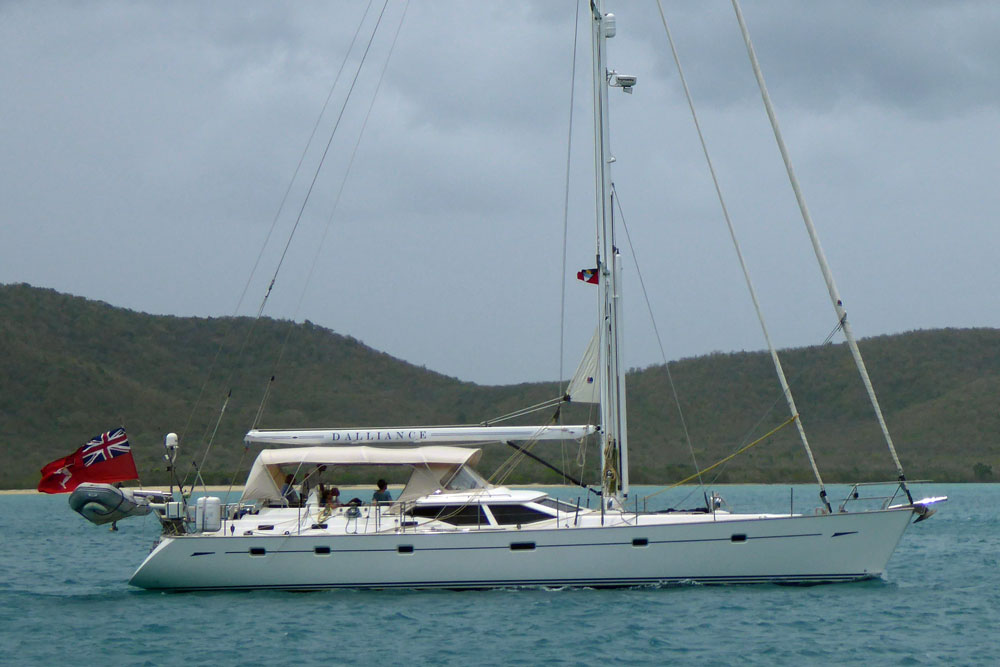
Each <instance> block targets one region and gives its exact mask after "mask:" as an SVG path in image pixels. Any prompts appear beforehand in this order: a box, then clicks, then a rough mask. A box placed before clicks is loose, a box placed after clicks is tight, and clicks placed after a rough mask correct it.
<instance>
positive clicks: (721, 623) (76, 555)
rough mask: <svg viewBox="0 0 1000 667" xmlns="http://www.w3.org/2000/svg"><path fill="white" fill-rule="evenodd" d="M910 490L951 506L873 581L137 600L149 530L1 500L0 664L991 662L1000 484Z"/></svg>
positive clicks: (732, 491) (49, 504)
mask: <svg viewBox="0 0 1000 667" xmlns="http://www.w3.org/2000/svg"><path fill="white" fill-rule="evenodd" d="M635 490H636V491H637V494H638V495H641V494H643V493H646V492H650V491H652V490H653V489H648V488H639V489H635ZM719 490H720V491H721V493H722V495H723V497H724V498H725V500H726V501H727V503H728V504H729V506H730V507H731V508H732V509H734V510H735V511H751V510H757V509H765V510H769V511H776V512H777V511H787V509H788V507H789V504H790V502H791V498H790V495H791V494H790V488H789V487H788V486H774V485H771V486H732V487H722V488H721V489H719ZM832 491H833V493H831V495H832V496H833V497H837V493H838V492H839V493H843V492H846V488H839V487H838V488H836V489H833V490H832ZM556 493H557V495H559V496H561V497H563V498H567V499H571V500H572V502H576V497H577V496H579V495H580V493H579V492H577V491H574V490H567V489H558V490H556ZM916 495H917V497H923V496H937V495H947V496H949V498H950V500H949V501H948V502H947V503H943V504H941V505H939V506H938V507H939V510H938V512H937V514H936V515H935V516H934V517H932V518H931V519H930V520H928V521H923V522H921V523H917V524H915V525H912V526H910V528H909V529H908V530H907V532H906V534H905V535H904V537H903V540H902V542H901V543H900V545H899V547H898V549H897V551H896V554H895V555H894V556H893V558H892V560H891V561H890V563H889V567H888V570H887V572H886V574H885V577H884V578H883V579H881V580H875V581H867V582H859V583H852V584H830V585H820V586H810V587H797V586H776V585H730V586H699V585H690V586H669V587H663V588H639V589H619V590H588V589H581V590H576V589H561V590H530V589H526V590H492V591H464V592H452V591H395V590H393V591H325V592H315V593H290V592H280V591H273V592H267V591H254V592H231V593H230V592H220V593H156V592H148V591H142V590H138V589H134V588H131V587H129V586H128V585H127V583H126V582H127V580H128V578H129V576H130V575H131V573H132V571H133V570H134V569H135V567H136V566H137V565H138V564H139V562H140V561H141V560H142V559H143V557H144V556H145V555H146V554H147V553H148V551H149V549H150V548H151V547H152V545H153V543H154V541H155V539H156V536H157V534H158V533H159V524H158V522H157V521H156V519H155V518H153V517H143V518H138V519H129V520H126V521H122V522H121V524H120V530H119V531H118V532H114V533H112V532H110V531H109V529H108V527H107V526H103V527H99V526H93V525H91V524H90V523H88V522H86V521H85V520H84V519H83V518H82V517H80V516H78V515H77V514H75V513H73V512H72V511H71V510H70V509H69V507H68V506H67V503H66V496H38V495H20V496H18V495H8V496H0V663H3V664H11V665H20V664H27V665H35V664H67V663H77V664H90V663H93V662H96V661H101V662H102V663H106V664H113V665H115V664H121V665H156V666H169V665H185V664H223V665H228V664H233V665H235V664H240V665H277V664H294V665H336V664H348V665H411V664H445V665H459V664H461V665H478V664H487V665H502V664H525V665H535V664H542V663H545V664H558V665H598V664H614V663H624V664H665V663H669V662H674V663H682V664H683V663H691V664H694V663H697V664H700V665H731V664H736V663H741V664H761V665H771V664H794V665H812V664H820V665H823V664H827V665H832V664H848V663H854V664H869V665H871V664H874V665H896V664H903V665H958V664H962V665H965V664H983V665H993V664H998V663H1000V519H998V511H997V507H998V504H1000V485H989V484H954V485H953V484H947V485H939V484H924V485H920V486H919V487H917V489H916ZM697 496H698V497H699V498H700V497H701V492H700V491H698V492H697ZM794 502H795V509H796V510H797V511H802V510H806V509H807V508H808V507H811V506H812V505H814V504H815V488H811V487H805V486H796V487H794ZM673 504H676V505H677V506H684V507H690V506H693V505H697V504H698V502H697V500H690V499H687V500H685V499H684V498H683V497H681V496H678V495H677V492H674V493H673V495H672V496H670V495H668V494H664V495H661V496H657V497H656V498H655V499H653V500H651V501H650V505H649V508H650V509H654V508H657V507H666V506H671V505H673Z"/></svg>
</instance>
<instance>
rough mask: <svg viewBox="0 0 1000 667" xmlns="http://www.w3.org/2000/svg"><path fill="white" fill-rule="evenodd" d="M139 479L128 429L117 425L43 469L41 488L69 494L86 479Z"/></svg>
mask: <svg viewBox="0 0 1000 667" xmlns="http://www.w3.org/2000/svg"><path fill="white" fill-rule="evenodd" d="M127 479H139V473H138V471H136V469H135V459H133V458H132V447H131V445H129V442H128V436H127V435H125V429H123V428H116V429H114V430H111V431H108V432H107V433H102V434H101V435H98V436H95V437H94V438H93V439H92V440H91V441H90V442H88V443H87V444H86V445H84V446H83V447H81V448H80V449H78V450H76V451H75V452H73V453H72V454H70V455H69V456H64V457H62V458H61V459H56V460H55V461H52V462H51V463H48V464H46V465H45V466H44V467H43V468H42V479H41V481H40V482H38V490H39V491H41V492H43V493H69V492H70V491H72V490H73V489H75V488H76V487H78V486H79V485H80V484H82V483H83V482H106V483H111V482H123V481H125V480H127Z"/></svg>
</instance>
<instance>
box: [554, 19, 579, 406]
mask: <svg viewBox="0 0 1000 667" xmlns="http://www.w3.org/2000/svg"><path fill="white" fill-rule="evenodd" d="M579 35H580V2H576V3H575V4H574V7H573V67H572V68H571V70H570V79H569V81H570V84H569V128H568V129H567V130H566V185H565V188H564V191H563V243H562V246H563V247H562V268H561V269H560V271H559V284H560V285H561V286H562V290H561V293H560V298H559V393H560V394H563V393H565V392H564V391H563V388H562V382H563V371H564V369H563V355H564V346H565V343H566V335H565V331H566V280H567V277H568V276H567V274H566V253H567V246H568V239H569V177H570V164H571V163H570V160H571V157H572V154H573V102H574V101H575V99H576V58H577V42H578V40H579ZM567 386H568V383H567Z"/></svg>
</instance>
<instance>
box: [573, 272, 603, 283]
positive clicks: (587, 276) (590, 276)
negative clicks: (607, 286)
mask: <svg viewBox="0 0 1000 667" xmlns="http://www.w3.org/2000/svg"><path fill="white" fill-rule="evenodd" d="M598 275H599V274H598V273H597V269H584V270H583V271H577V272H576V279H577V280H582V281H583V282H585V283H590V284H591V285H596V284H597V280H598V278H597V277H598Z"/></svg>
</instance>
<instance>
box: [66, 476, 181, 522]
mask: <svg viewBox="0 0 1000 667" xmlns="http://www.w3.org/2000/svg"><path fill="white" fill-rule="evenodd" d="M167 496H168V494H165V493H162V492H160V491H141V490H135V489H119V488H117V487H115V486H112V485H111V484H93V483H90V482H84V483H83V484H81V485H80V486H78V487H76V490H74V491H73V493H71V494H70V496H69V506H70V507H71V508H72V509H73V511H74V512H77V513H79V514H80V515H81V516H82V517H83V518H85V519H86V520H87V521H90V522H91V523H95V524H97V525H98V526H100V525H103V524H105V523H111V522H112V521H120V520H122V519H124V518H126V517H130V516H143V515H146V514H149V512H150V510H151V508H150V506H149V503H150V501H153V502H157V501H159V502H163V499H164V498H166V497H167Z"/></svg>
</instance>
